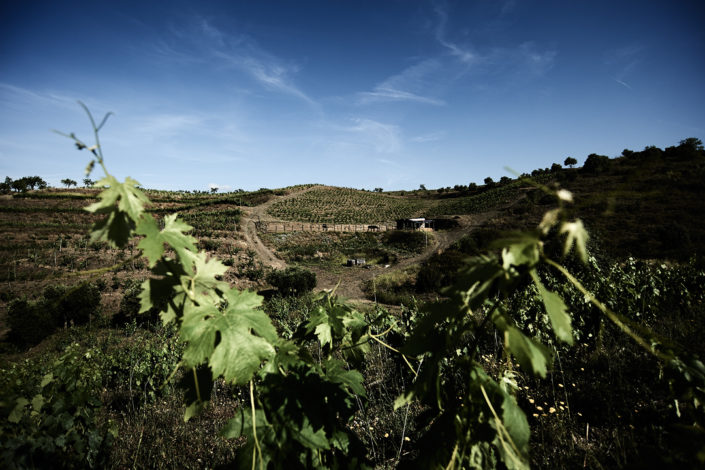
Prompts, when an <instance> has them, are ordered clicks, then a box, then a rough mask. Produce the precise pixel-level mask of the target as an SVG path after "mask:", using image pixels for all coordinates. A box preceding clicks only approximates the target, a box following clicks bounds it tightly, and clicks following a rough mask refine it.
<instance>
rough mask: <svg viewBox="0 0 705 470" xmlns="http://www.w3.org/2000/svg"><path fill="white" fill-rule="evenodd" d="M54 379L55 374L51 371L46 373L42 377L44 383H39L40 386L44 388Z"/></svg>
mask: <svg viewBox="0 0 705 470" xmlns="http://www.w3.org/2000/svg"><path fill="white" fill-rule="evenodd" d="M53 380H54V374H52V373H51V372H49V373H48V374H46V375H45V376H44V377H42V383H41V384H39V387H40V388H44V387H46V386H47V385H49V384H50V383H51V382H53Z"/></svg>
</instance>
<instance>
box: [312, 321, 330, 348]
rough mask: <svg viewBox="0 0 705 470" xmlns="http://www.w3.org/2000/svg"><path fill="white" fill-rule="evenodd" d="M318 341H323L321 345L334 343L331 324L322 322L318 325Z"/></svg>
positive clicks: (316, 331)
mask: <svg viewBox="0 0 705 470" xmlns="http://www.w3.org/2000/svg"><path fill="white" fill-rule="evenodd" d="M315 333H316V336H317V337H318V341H320V343H321V347H323V346H325V345H326V344H331V345H332V344H333V335H332V334H331V329H330V324H328V323H320V324H318V325H317V326H316V330H315Z"/></svg>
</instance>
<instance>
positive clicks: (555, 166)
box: [551, 163, 563, 173]
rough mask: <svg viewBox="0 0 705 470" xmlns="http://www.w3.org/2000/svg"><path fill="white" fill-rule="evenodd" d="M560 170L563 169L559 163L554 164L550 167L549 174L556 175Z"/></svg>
mask: <svg viewBox="0 0 705 470" xmlns="http://www.w3.org/2000/svg"><path fill="white" fill-rule="evenodd" d="M562 169H563V167H562V166H561V164H560V163H554V164H553V165H551V173H557V172H559V171H561V170H562Z"/></svg>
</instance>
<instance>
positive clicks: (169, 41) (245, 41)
mask: <svg viewBox="0 0 705 470" xmlns="http://www.w3.org/2000/svg"><path fill="white" fill-rule="evenodd" d="M170 33H171V36H170V37H169V38H162V39H160V40H158V41H156V42H155V43H154V44H153V45H152V52H153V53H154V54H157V55H159V56H160V57H161V58H163V59H166V60H171V61H173V62H177V63H183V64H186V63H203V62H207V63H208V64H209V66H211V67H219V66H220V67H224V68H226V69H235V70H238V71H240V72H242V73H245V74H246V75H248V76H249V77H250V78H252V79H253V80H255V82H257V83H258V84H259V85H260V86H262V87H263V88H265V89H267V90H270V91H274V92H278V93H282V94H285V95H289V96H292V97H295V98H298V99H301V100H303V101H305V102H306V103H308V104H310V105H313V106H317V104H316V103H315V101H314V100H313V99H312V98H311V97H309V96H308V94H306V93H305V92H304V91H303V90H301V88H299V87H298V86H296V84H295V82H294V80H293V76H294V75H296V73H297V72H298V71H299V66H298V65H295V64H291V63H287V62H286V61H284V60H282V59H281V58H279V57H277V56H276V55H274V54H272V53H271V52H269V51H267V50H265V49H264V48H262V47H261V46H260V45H259V43H258V42H257V41H256V40H255V39H254V38H252V37H250V36H248V35H247V34H242V33H240V34H238V33H230V32H225V31H223V30H221V29H219V28H218V27H217V26H216V25H214V24H213V23H212V22H211V21H209V20H207V19H205V18H197V19H196V20H195V21H194V23H192V24H191V26H190V34H187V33H184V32H183V31H182V30H181V29H179V28H176V27H172V28H171V30H170Z"/></svg>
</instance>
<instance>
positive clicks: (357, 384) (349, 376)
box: [325, 359, 367, 397]
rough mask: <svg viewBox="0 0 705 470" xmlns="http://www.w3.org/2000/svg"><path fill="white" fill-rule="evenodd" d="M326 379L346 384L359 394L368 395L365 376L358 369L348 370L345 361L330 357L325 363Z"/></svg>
mask: <svg viewBox="0 0 705 470" xmlns="http://www.w3.org/2000/svg"><path fill="white" fill-rule="evenodd" d="M325 370H326V379H327V380H328V381H330V382H333V383H336V384H344V385H347V386H348V387H350V389H351V390H352V391H353V392H354V393H356V394H357V395H359V396H362V397H366V396H367V392H366V391H365V387H363V385H362V383H363V382H364V380H365V378H364V377H363V376H362V374H361V373H360V372H358V371H356V370H354V369H353V370H346V369H345V367H344V363H343V361H340V360H338V359H329V360H327V361H326V363H325Z"/></svg>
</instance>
